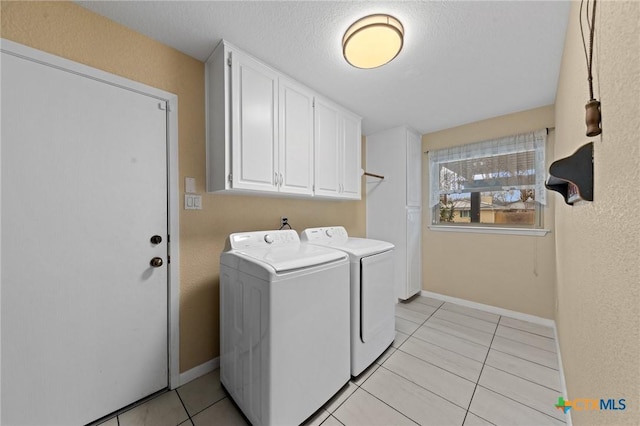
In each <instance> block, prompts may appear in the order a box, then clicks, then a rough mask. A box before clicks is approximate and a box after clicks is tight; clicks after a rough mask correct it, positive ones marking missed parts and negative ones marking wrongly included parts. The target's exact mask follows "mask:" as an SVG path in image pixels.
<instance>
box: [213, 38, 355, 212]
mask: <svg viewBox="0 0 640 426" xmlns="http://www.w3.org/2000/svg"><path fill="white" fill-rule="evenodd" d="M205 83H206V116H207V191H209V192H216V191H232V192H250V193H262V194H267V193H273V194H280V195H294V196H313V195H322V196H325V197H327V196H328V197H333V198H352V199H360V133H361V130H360V118H359V117H357V116H355V115H353V114H351V113H349V112H348V111H345V110H343V109H342V108H340V107H338V106H336V105H334V104H331V103H329V102H325V101H322V102H321V104H322V105H325V107H324V108H323V107H320V109H318V102H317V101H316V105H315V108H314V99H317V95H316V94H315V93H314V92H313V91H312V90H310V89H309V88H307V87H305V86H303V85H301V84H299V83H297V82H296V81H294V80H292V79H290V78H288V77H286V76H285V75H283V74H281V73H279V72H278V71H276V70H274V69H272V68H271V67H268V66H267V65H265V64H263V63H261V62H260V61H258V60H256V59H255V58H253V57H251V56H250V55H247V54H245V53H244V52H242V51H240V50H238V49H236V48H235V47H233V46H231V45H230V44H228V43H226V42H224V41H223V42H222V43H220V44H219V45H218V47H217V48H216V50H215V51H214V52H213V54H212V55H211V57H210V58H209V59H208V60H207V63H206V70H205ZM314 111H315V114H314ZM332 114H334V115H333V116H332ZM314 129H315V132H314ZM319 138H320V139H321V140H319ZM319 170H322V174H321V175H319V174H318V171H319ZM314 171H315V174H314ZM318 179H320V180H318ZM314 186H315V192H314ZM325 187H327V188H328V189H327V190H324V189H321V188H325Z"/></svg>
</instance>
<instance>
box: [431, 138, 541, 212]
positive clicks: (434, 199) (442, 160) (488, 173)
mask: <svg viewBox="0 0 640 426" xmlns="http://www.w3.org/2000/svg"><path fill="white" fill-rule="evenodd" d="M546 142H547V130H546V129H542V130H538V131H535V132H530V133H522V134H518V135H513V136H507V137H503V138H500V139H493V140H487V141H483V142H476V143H472V144H468V145H461V146H455V147H451V148H445V149H439V150H437V151H429V154H428V158H429V207H434V206H435V205H437V204H438V203H439V201H440V196H441V195H443V194H452V193H462V192H487V191H502V190H510V189H524V188H532V189H534V190H535V201H536V202H538V203H540V204H542V205H546V190H545V186H544V182H545V176H546V175H545V173H546V165H545V146H546Z"/></svg>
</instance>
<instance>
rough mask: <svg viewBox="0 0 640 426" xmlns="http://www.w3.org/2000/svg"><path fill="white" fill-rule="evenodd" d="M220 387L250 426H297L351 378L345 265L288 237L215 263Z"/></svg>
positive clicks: (230, 245) (251, 237) (245, 236)
mask: <svg viewBox="0 0 640 426" xmlns="http://www.w3.org/2000/svg"><path fill="white" fill-rule="evenodd" d="M220 293H221V294H220V346H221V348H220V352H221V354H220V380H221V382H222V384H223V385H224V386H225V388H226V389H227V391H228V392H229V394H231V397H232V398H233V400H234V401H235V402H236V404H237V405H238V407H240V409H241V410H242V412H243V413H244V415H245V416H246V417H247V419H249V421H250V422H251V423H252V424H254V425H298V424H300V423H302V422H303V421H304V420H305V419H306V418H307V417H309V416H310V415H312V414H313V413H314V412H315V411H317V410H318V409H319V408H320V407H322V405H323V404H325V403H326V402H327V401H328V400H329V399H330V398H331V397H332V396H333V395H334V394H335V393H336V392H338V390H340V388H341V387H342V386H344V384H345V383H347V382H348V381H349V379H350V378H351V375H350V365H349V336H350V328H349V260H348V257H347V256H346V255H345V253H344V252H340V251H337V250H332V249H328V248H324V247H318V246H311V245H308V244H300V238H299V237H298V234H297V233H296V232H295V231H293V230H284V231H260V232H244V233H236V234H231V235H230V236H229V238H228V239H227V246H226V248H225V251H224V252H223V253H222V254H221V255H220Z"/></svg>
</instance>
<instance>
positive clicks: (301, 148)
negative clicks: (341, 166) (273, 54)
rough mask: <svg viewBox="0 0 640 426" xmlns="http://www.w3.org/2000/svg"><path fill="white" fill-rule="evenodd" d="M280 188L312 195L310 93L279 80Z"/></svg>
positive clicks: (287, 80)
mask: <svg viewBox="0 0 640 426" xmlns="http://www.w3.org/2000/svg"><path fill="white" fill-rule="evenodd" d="M279 86H280V99H279V110H280V116H279V123H280V129H279V134H280V144H279V147H278V150H279V161H278V163H279V171H278V174H279V175H278V177H279V187H280V192H286V193H290V194H309V195H310V194H312V193H313V93H312V92H311V91H310V90H308V89H306V88H305V87H303V86H301V85H299V84H297V83H295V82H293V81H291V80H289V79H286V78H283V77H281V78H280V80H279Z"/></svg>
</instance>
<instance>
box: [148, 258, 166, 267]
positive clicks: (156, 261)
mask: <svg viewBox="0 0 640 426" xmlns="http://www.w3.org/2000/svg"><path fill="white" fill-rule="evenodd" d="M163 263H164V262H163V261H162V259H161V258H159V257H154V258H153V259H151V262H149V264H150V265H151V266H153V267H154V268H159V267H161V266H162V264H163Z"/></svg>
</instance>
